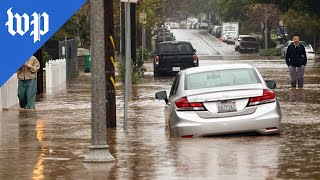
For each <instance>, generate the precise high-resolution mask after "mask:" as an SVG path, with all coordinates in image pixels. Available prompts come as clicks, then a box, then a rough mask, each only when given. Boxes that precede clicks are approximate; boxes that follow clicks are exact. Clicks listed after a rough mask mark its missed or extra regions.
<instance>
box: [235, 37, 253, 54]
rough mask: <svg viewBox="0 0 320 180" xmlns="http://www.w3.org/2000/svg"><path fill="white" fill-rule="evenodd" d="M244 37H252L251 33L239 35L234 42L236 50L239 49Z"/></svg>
mask: <svg viewBox="0 0 320 180" xmlns="http://www.w3.org/2000/svg"><path fill="white" fill-rule="evenodd" d="M242 37H250V35H239V37H238V39H237V40H236V42H235V43H234V50H235V51H239V45H240V40H241V39H242Z"/></svg>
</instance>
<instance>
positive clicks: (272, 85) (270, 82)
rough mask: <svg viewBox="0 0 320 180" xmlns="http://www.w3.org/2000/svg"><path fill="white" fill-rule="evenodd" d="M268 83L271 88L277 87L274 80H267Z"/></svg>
mask: <svg viewBox="0 0 320 180" xmlns="http://www.w3.org/2000/svg"><path fill="white" fill-rule="evenodd" d="M266 84H267V86H268V88H270V89H275V88H276V86H277V84H276V82H274V81H266Z"/></svg>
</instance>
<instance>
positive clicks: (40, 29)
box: [6, 8, 49, 43]
mask: <svg viewBox="0 0 320 180" xmlns="http://www.w3.org/2000/svg"><path fill="white" fill-rule="evenodd" d="M7 14H8V21H7V22H6V26H8V32H9V33H10V34H11V35H12V36H15V35H16V34H17V33H18V34H20V36H24V35H25V34H26V33H27V32H29V30H31V32H30V36H33V43H36V42H37V41H40V39H41V36H43V35H45V34H46V33H47V32H49V15H48V14H47V13H46V12H44V13H42V14H39V13H36V12H34V13H33V14H32V15H31V17H29V15H27V14H26V13H24V14H23V15H22V16H21V15H19V14H18V13H15V14H13V13H12V8H10V9H8V11H7ZM30 19H31V21H30Z"/></svg>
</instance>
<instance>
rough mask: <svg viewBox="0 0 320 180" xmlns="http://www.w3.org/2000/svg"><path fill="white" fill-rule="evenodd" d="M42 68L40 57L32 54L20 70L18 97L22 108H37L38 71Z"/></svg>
mask: <svg viewBox="0 0 320 180" xmlns="http://www.w3.org/2000/svg"><path fill="white" fill-rule="evenodd" d="M39 68H40V63H39V61H38V59H37V58H36V57H34V56H31V57H30V58H29V60H28V61H27V62H25V63H24V65H23V66H22V67H21V68H20V69H19V70H18V72H17V76H18V79H19V81H18V98H19V105H20V108H23V109H35V104H36V95H37V79H36V78H37V72H38V70H39Z"/></svg>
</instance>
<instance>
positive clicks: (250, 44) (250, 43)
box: [240, 41, 259, 48]
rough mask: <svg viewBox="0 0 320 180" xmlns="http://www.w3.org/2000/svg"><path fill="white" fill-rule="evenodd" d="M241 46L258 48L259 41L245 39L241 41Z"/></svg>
mask: <svg viewBox="0 0 320 180" xmlns="http://www.w3.org/2000/svg"><path fill="white" fill-rule="evenodd" d="M240 46H243V47H247V48H257V47H258V46H259V44H258V42H255V41H243V42H241V43H240Z"/></svg>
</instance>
